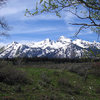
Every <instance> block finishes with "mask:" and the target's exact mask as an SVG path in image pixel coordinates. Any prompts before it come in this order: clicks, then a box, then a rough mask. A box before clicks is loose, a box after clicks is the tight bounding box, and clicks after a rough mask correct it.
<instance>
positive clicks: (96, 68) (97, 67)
mask: <svg viewBox="0 0 100 100" xmlns="http://www.w3.org/2000/svg"><path fill="white" fill-rule="evenodd" d="M92 74H93V75H95V76H97V77H100V62H95V63H94V64H93V66H92Z"/></svg>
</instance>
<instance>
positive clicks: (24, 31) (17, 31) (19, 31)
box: [10, 27, 56, 34]
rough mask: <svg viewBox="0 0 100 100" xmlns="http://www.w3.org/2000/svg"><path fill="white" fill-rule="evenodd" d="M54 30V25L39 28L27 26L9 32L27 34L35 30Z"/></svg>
mask: <svg viewBox="0 0 100 100" xmlns="http://www.w3.org/2000/svg"><path fill="white" fill-rule="evenodd" d="M53 30H56V28H54V27H41V28H27V27H24V29H23V28H20V29H18V30H16V29H15V30H14V31H12V32H10V33H11V34H29V33H35V32H44V31H53Z"/></svg>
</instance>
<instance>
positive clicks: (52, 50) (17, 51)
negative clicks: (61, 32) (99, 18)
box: [0, 36, 100, 58]
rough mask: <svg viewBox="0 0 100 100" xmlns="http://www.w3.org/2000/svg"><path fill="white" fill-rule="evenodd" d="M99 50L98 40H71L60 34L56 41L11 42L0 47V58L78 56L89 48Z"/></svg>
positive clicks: (82, 54)
mask: <svg viewBox="0 0 100 100" xmlns="http://www.w3.org/2000/svg"><path fill="white" fill-rule="evenodd" d="M90 48H91V49H92V50H93V51H94V52H97V51H98V52H100V43H99V42H95V41H94V42H89V41H84V40H81V39H76V40H71V39H70V38H66V37H64V36H61V37H60V38H59V39H58V40H57V41H56V42H54V41H52V40H50V39H46V40H44V41H40V42H31V43H26V44H24V43H23V44H22V43H17V42H13V43H11V44H8V45H6V46H4V47H3V48H1V49H0V58H13V57H48V58H80V57H83V56H84V55H85V54H86V52H88V51H89V50H90Z"/></svg>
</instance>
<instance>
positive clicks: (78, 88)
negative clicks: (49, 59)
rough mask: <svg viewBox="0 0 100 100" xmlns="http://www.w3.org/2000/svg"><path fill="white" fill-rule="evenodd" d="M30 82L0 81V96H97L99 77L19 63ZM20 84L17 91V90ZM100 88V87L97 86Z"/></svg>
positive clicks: (11, 99) (77, 99)
mask: <svg viewBox="0 0 100 100" xmlns="http://www.w3.org/2000/svg"><path fill="white" fill-rule="evenodd" d="M18 69H19V70H22V71H25V72H26V73H27V75H28V77H30V78H31V79H32V84H24V85H23V84H17V85H7V84H5V83H3V82H0V100H100V92H96V91H97V89H100V88H99V87H100V77H96V76H94V75H89V76H88V79H87V80H86V81H84V78H83V76H80V75H78V74H76V73H73V72H69V71H68V70H62V69H50V68H35V67H30V66H27V67H18ZM19 88H20V91H19ZM99 91H100V90H99Z"/></svg>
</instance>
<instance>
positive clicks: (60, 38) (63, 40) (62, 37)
mask: <svg viewBox="0 0 100 100" xmlns="http://www.w3.org/2000/svg"><path fill="white" fill-rule="evenodd" d="M57 42H71V39H70V38H66V37H64V36H60V37H59V39H58V40H57Z"/></svg>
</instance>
